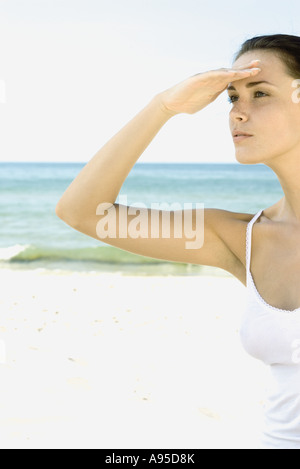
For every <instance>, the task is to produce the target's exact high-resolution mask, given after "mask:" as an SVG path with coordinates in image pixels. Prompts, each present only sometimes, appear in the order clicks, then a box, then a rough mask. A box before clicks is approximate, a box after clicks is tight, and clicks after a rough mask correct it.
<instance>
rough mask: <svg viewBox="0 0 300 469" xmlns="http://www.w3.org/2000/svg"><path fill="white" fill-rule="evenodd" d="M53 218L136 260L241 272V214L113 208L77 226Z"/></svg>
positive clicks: (242, 232)
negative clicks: (137, 256)
mask: <svg viewBox="0 0 300 469" xmlns="http://www.w3.org/2000/svg"><path fill="white" fill-rule="evenodd" d="M133 212H134V213H133ZM57 215H58V216H59V217H60V218H62V219H63V220H64V221H65V222H66V223H68V224H69V225H70V226H72V227H73V228H74V229H76V230H77V231H80V232H81V233H84V234H86V235H88V236H91V237H92V238H95V239H98V240H101V241H102V242H104V243H106V244H110V245H112V246H115V247H117V248H120V249H123V250H125V251H129V252H132V253H135V254H139V255H141V256H146V257H151V258H155V259H161V260H166V261H172V262H180V263H188V264H198V265H207V266H214V267H219V268H221V269H224V270H227V271H228V272H231V273H233V274H234V272H235V269H236V268H237V267H240V268H241V267H242V265H239V264H241V261H240V259H241V257H240V256H242V255H243V252H244V250H243V248H244V246H245V242H244V240H243V237H244V232H245V229H244V227H245V224H244V223H241V222H243V218H244V219H248V218H249V215H246V214H237V213H234V212H229V211H226V210H219V209H191V210H175V211H170V212H166V211H164V210H153V209H147V208H135V209H134V210H133V209H132V207H127V206H124V205H119V204H114V205H111V206H110V208H109V209H108V210H106V211H105V212H103V214H102V215H97V214H93V215H90V216H86V217H85V218H84V219H82V220H80V221H78V222H76V223H73V222H70V221H68V220H67V218H66V217H64V216H63V215H60V214H59V213H57ZM163 227H164V228H163ZM163 230H165V231H163ZM168 230H169V233H168ZM105 231H106V233H105ZM176 233H177V235H176ZM106 234H108V236H106ZM192 234H194V235H193V237H192V238H191V236H192ZM141 235H142V236H143V237H141ZM155 236H156V237H155ZM177 236H178V237H177Z"/></svg>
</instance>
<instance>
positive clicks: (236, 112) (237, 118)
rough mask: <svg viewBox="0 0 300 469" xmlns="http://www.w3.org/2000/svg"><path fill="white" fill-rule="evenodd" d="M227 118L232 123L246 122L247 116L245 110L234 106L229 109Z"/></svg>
mask: <svg viewBox="0 0 300 469" xmlns="http://www.w3.org/2000/svg"><path fill="white" fill-rule="evenodd" d="M229 116H230V120H231V121H233V122H241V121H247V120H248V114H247V113H246V111H245V110H243V109H241V106H234V107H233V108H232V109H231V111H230V113H229Z"/></svg>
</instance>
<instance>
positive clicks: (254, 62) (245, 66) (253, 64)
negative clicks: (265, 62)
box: [238, 59, 261, 70]
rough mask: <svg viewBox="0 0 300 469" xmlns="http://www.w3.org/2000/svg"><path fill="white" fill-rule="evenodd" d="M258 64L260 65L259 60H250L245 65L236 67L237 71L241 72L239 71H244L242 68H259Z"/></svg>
mask: <svg viewBox="0 0 300 469" xmlns="http://www.w3.org/2000/svg"><path fill="white" fill-rule="evenodd" d="M260 64H261V60H259V59H256V60H251V62H248V63H246V64H245V65H240V66H239V67H238V70H241V69H244V68H250V67H255V66H259V65H260Z"/></svg>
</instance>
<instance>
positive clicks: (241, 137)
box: [233, 135, 253, 143]
mask: <svg viewBox="0 0 300 469" xmlns="http://www.w3.org/2000/svg"><path fill="white" fill-rule="evenodd" d="M250 137H253V135H238V136H237V137H233V141H234V143H238V142H242V141H244V140H246V139H247V138H250Z"/></svg>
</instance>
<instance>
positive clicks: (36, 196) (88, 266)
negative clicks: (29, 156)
mask: <svg viewBox="0 0 300 469" xmlns="http://www.w3.org/2000/svg"><path fill="white" fill-rule="evenodd" d="M84 165H85V163H83V164H80V163H0V194H1V197H0V219H1V238H0V268H7V267H9V268H13V269H28V268H30V269H31V268H32V269H37V268H38V269H52V270H56V271H88V272H89V271H93V272H95V271H96V272H97V271H99V272H100V271H101V272H118V273H122V274H124V275H126V274H127V273H130V274H131V275H132V274H138V275H157V274H160V275H177V274H178V275H199V274H200V275H201V274H203V273H205V272H207V269H208V270H209V271H211V268H205V267H203V266H196V265H191V264H190V265H187V264H179V263H174V262H166V261H160V260H156V259H152V258H148V257H142V256H138V255H136V254H132V253H129V252H127V251H123V250H121V249H118V248H115V247H113V246H109V245H107V244H105V243H103V242H101V241H97V240H96V239H93V238H89V237H88V236H85V235H83V234H82V233H79V232H76V231H75V230H73V229H72V228H70V227H68V226H67V225H66V224H65V223H64V222H62V221H61V220H60V219H59V218H58V217H57V216H56V214H55V206H56V204H57V202H58V200H59V199H60V197H61V195H62V194H63V192H64V191H65V190H66V189H67V187H68V186H69V184H70V183H71V182H72V180H73V179H74V178H75V177H76V176H77V174H78V173H79V172H80V170H81V169H82V168H83V166H84ZM121 196H122V200H120V197H121ZM282 196H283V192H282V189H281V186H280V184H279V182H278V179H277V177H276V176H275V174H274V173H273V172H272V171H271V170H270V169H269V168H268V167H266V166H264V165H241V164H238V163H233V164H231V163H230V164H219V163H214V164H209V163H199V164H180V163H178V164H169V163H163V164H159V163H153V164H150V163H137V164H136V165H135V166H134V168H133V169H132V171H131V172H130V174H129V175H128V177H127V179H126V181H125V182H124V184H123V187H122V189H121V191H120V194H119V197H118V199H117V202H120V203H123V200H124V198H125V197H126V198H127V203H128V205H132V204H137V205H139V204H144V205H146V206H147V207H149V208H150V207H151V204H152V203H167V204H169V206H170V207H171V204H173V203H179V204H180V207H182V208H184V204H186V203H192V204H194V205H193V208H195V207H196V203H200V204H204V207H205V208H219V209H224V210H230V211H233V212H243V213H252V214H255V213H256V212H258V211H259V210H260V209H263V208H266V207H268V206H270V205H273V204H274V203H275V202H277V201H278V200H279V199H280V198H281V197H282ZM170 209H171V208H170ZM213 270H214V271H215V273H216V275H219V274H222V273H223V272H224V271H222V273H221V272H218V270H219V269H213ZM220 270H221V269H220Z"/></svg>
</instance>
